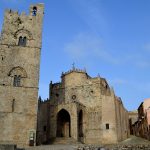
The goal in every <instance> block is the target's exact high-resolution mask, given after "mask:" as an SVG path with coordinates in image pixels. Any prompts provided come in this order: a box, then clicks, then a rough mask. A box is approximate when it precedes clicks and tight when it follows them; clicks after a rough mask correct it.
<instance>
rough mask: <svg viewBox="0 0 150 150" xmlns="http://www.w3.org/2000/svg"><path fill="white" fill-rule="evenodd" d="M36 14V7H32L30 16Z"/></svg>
mask: <svg viewBox="0 0 150 150" xmlns="http://www.w3.org/2000/svg"><path fill="white" fill-rule="evenodd" d="M36 14H37V7H35V6H34V7H33V11H32V16H36Z"/></svg>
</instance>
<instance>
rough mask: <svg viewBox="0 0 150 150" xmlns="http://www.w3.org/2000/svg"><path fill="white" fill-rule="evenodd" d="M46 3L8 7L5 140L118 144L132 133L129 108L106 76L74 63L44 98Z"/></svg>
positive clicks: (0, 82) (1, 59)
mask: <svg viewBox="0 0 150 150" xmlns="http://www.w3.org/2000/svg"><path fill="white" fill-rule="evenodd" d="M43 15H44V4H41V3H39V4H36V5H31V6H30V13H29V14H28V15H26V14H25V13H24V12H22V13H21V14H18V12H16V11H12V10H6V11H5V16H4V23H3V27H2V32H1V38H0V144H17V146H19V147H27V146H29V145H30V146H33V145H36V144H38V145H40V144H44V143H51V142H55V141H57V140H58V139H59V140H61V139H64V140H66V141H67V140H71V141H72V142H75V143H76V142H81V143H85V144H112V143H118V142H119V141H122V140H124V139H126V138H128V136H129V124H128V111H127V110H126V109H125V108H124V106H123V103H122V100H121V98H119V97H117V96H116V95H115V93H114V91H113V89H111V88H110V86H109V85H108V83H107V81H106V79H105V78H101V77H91V76H90V75H89V74H88V73H87V72H86V71H85V70H80V69H77V68H75V67H73V68H72V69H71V70H69V71H68V72H65V73H62V74H61V75H60V76H61V79H60V82H59V83H53V82H51V83H50V84H49V89H50V90H49V99H48V100H47V101H41V100H38V89H39V87H38V83H39V71H40V70H39V67H40V53H41V41H42V22H43Z"/></svg>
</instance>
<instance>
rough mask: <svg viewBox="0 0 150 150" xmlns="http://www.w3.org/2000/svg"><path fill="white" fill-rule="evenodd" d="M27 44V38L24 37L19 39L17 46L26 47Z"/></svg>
mask: <svg viewBox="0 0 150 150" xmlns="http://www.w3.org/2000/svg"><path fill="white" fill-rule="evenodd" d="M26 44H27V38H26V37H22V36H20V37H19V41H18V46H26Z"/></svg>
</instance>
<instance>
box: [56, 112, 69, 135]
mask: <svg viewBox="0 0 150 150" xmlns="http://www.w3.org/2000/svg"><path fill="white" fill-rule="evenodd" d="M56 135H57V137H71V117H70V114H69V112H68V111H67V110H65V109H61V110H60V111H59V112H58V113H57V133H56Z"/></svg>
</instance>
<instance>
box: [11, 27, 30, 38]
mask: <svg viewBox="0 0 150 150" xmlns="http://www.w3.org/2000/svg"><path fill="white" fill-rule="evenodd" d="M21 36H22V37H26V38H27V39H29V40H31V39H33V35H32V33H31V32H30V31H28V30H26V29H20V30H17V31H16V32H15V34H14V37H15V38H16V39H19V37H21Z"/></svg>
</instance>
